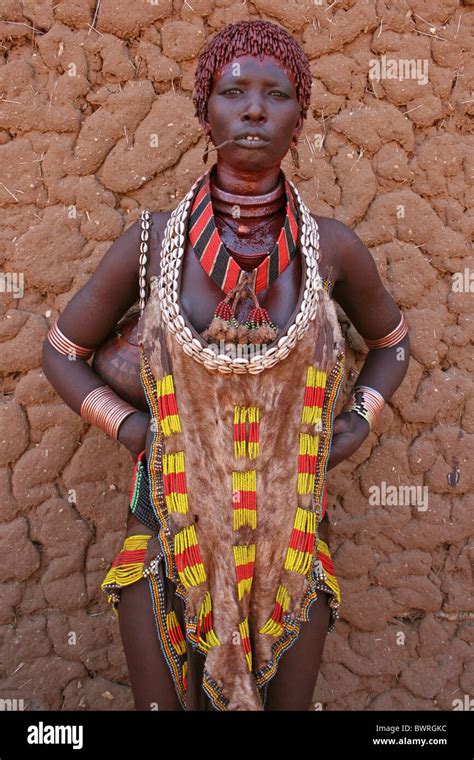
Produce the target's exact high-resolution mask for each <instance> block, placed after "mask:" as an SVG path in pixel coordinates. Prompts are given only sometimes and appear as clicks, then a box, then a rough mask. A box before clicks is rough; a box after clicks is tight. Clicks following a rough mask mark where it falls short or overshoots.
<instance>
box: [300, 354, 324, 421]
mask: <svg viewBox="0 0 474 760" xmlns="http://www.w3.org/2000/svg"><path fill="white" fill-rule="evenodd" d="M326 381H327V373H326V372H324V371H323V370H320V369H317V368H316V367H315V366H314V365H312V364H310V365H309V366H308V369H307V373H306V387H305V392H304V401H303V411H302V415H301V421H302V422H307V423H309V424H313V425H318V424H319V423H320V422H321V412H322V409H323V403H324V392H325V389H326Z"/></svg>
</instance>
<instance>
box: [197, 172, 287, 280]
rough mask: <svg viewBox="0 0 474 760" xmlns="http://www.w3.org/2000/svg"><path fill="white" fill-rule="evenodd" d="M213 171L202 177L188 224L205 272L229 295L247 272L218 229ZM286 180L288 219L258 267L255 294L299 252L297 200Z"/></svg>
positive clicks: (274, 278) (277, 274) (275, 277)
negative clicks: (214, 201)
mask: <svg viewBox="0 0 474 760" xmlns="http://www.w3.org/2000/svg"><path fill="white" fill-rule="evenodd" d="M211 171H212V169H210V170H209V171H208V172H207V173H206V175H205V176H204V177H203V181H202V184H201V187H200V188H199V190H198V191H197V193H196V195H195V197H194V202H193V205H192V208H191V216H190V221H189V239H190V242H191V245H192V246H193V248H194V251H195V253H196V255H197V257H198V259H199V261H200V262H201V266H202V267H203V269H204V270H205V271H206V272H207V274H208V275H209V277H211V278H212V280H213V281H214V282H215V283H216V285H217V286H218V287H219V288H220V289H221V290H223V291H224V292H225V293H227V294H228V293H230V292H231V291H232V290H233V289H234V288H235V287H236V285H237V284H238V282H239V278H241V276H242V273H243V272H244V271H245V270H243V269H242V268H241V267H240V265H239V264H238V263H237V262H236V260H235V259H234V258H233V257H232V256H231V255H230V253H229V251H228V250H227V248H226V247H225V245H224V243H223V242H222V239H221V236H220V234H219V231H218V229H217V226H216V222H215V219H214V212H213V209H212V198H211V192H210V172H211ZM282 174H283V172H282ZM283 181H284V186H285V193H286V218H285V222H284V224H283V226H282V228H281V230H280V234H279V236H278V240H277V242H276V243H275V245H274V247H273V250H272V251H271V252H270V253H269V254H268V255H267V256H266V257H265V258H264V259H263V261H262V262H261V263H260V264H259V266H258V267H256V279H255V288H254V289H255V293H260V291H262V290H266V289H267V288H268V287H270V285H271V284H272V283H273V282H274V281H275V280H276V279H277V277H279V276H280V274H281V273H282V272H284V270H285V269H286V267H287V266H288V264H289V263H290V262H291V260H292V259H293V258H294V257H295V256H296V255H297V252H298V249H297V240H298V221H297V216H296V206H295V201H294V198H293V194H292V192H291V188H290V185H289V183H288V181H287V179H286V177H285V175H284V174H283ZM262 253H263V252H262Z"/></svg>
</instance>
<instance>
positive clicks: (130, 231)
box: [58, 220, 141, 348]
mask: <svg viewBox="0 0 474 760" xmlns="http://www.w3.org/2000/svg"><path fill="white" fill-rule="evenodd" d="M140 239H141V225H140V220H137V221H136V222H134V223H133V224H131V225H130V226H129V227H128V228H127V229H126V230H125V232H123V233H122V234H121V235H120V236H119V237H118V238H117V239H116V240H115V241H114V242H113V243H112V245H111V246H110V248H109V249H108V250H107V252H106V253H105V255H104V256H103V258H102V259H101V261H100V262H99V265H98V266H97V269H96V271H95V272H94V274H93V275H92V277H91V278H90V279H89V280H88V282H87V283H86V284H85V285H84V287H82V288H81V289H80V290H79V291H78V292H77V293H76V294H75V295H74V296H73V298H72V299H71V300H70V301H69V303H68V304H67V306H66V308H65V309H64V311H63V312H62V314H61V316H60V317H59V320H58V327H59V329H60V330H61V331H62V332H64V334H65V335H66V336H67V337H68V338H70V340H72V341H73V342H74V343H77V344H78V345H80V346H84V347H86V348H95V347H96V346H98V345H100V343H102V342H103V340H104V339H105V338H106V337H107V336H108V335H109V334H110V333H111V332H112V330H113V329H114V327H115V325H116V324H117V322H118V321H119V320H120V318H121V317H122V316H123V315H124V314H125V313H126V312H127V310H128V309H129V308H130V307H131V306H132V305H133V304H134V303H135V302H136V301H137V299H138V297H139V285H138V274H139V256H140Z"/></svg>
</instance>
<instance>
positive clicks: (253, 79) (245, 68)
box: [204, 55, 303, 171]
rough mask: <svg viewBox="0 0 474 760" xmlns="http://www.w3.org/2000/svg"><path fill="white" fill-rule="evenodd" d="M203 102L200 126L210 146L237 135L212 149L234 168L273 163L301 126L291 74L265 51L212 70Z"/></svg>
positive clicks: (280, 155)
mask: <svg viewBox="0 0 474 760" xmlns="http://www.w3.org/2000/svg"><path fill="white" fill-rule="evenodd" d="M207 105H208V108H207V110H208V121H207V122H206V123H205V125H204V126H205V129H206V130H207V131H208V132H209V133H210V135H211V138H212V142H213V143H214V145H220V144H221V143H222V142H224V141H225V140H231V139H233V138H238V139H237V142H232V143H228V144H227V145H224V146H223V147H222V148H219V150H218V157H219V160H223V161H225V163H227V164H229V165H230V166H232V167H233V168H235V169H237V170H242V171H256V170H262V169H266V168H270V167H273V166H276V165H278V166H279V165H280V163H281V160H282V159H283V157H284V156H285V155H286V153H287V152H288V149H289V148H290V145H291V143H292V142H293V144H296V142H297V139H298V136H299V133H300V131H301V128H302V126H303V118H302V116H301V106H300V104H299V101H298V99H297V97H296V90H295V79H294V75H293V74H292V73H291V72H287V71H286V69H284V68H283V67H282V65H281V63H280V62H279V61H278V60H277V59H276V58H274V57H273V56H269V55H265V56H264V57H263V59H262V60H260V58H259V57H258V56H254V55H242V56H238V57H236V58H234V59H233V60H232V61H231V62H230V63H228V64H227V65H226V66H225V67H224V68H223V69H221V70H219V71H216V72H215V73H214V76H213V87H212V91H211V94H210V96H209V100H208V104H207ZM246 135H252V136H254V137H258V138H259V139H258V140H256V139H254V140H248V139H246V137H245V136H246Z"/></svg>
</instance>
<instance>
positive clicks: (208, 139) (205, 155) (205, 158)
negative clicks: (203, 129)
mask: <svg viewBox="0 0 474 760" xmlns="http://www.w3.org/2000/svg"><path fill="white" fill-rule="evenodd" d="M210 144H211V138H210V135H206V147H205V149H204V153H203V154H202V160H203V163H205V164H207V159H208V157H209V145H210Z"/></svg>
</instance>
